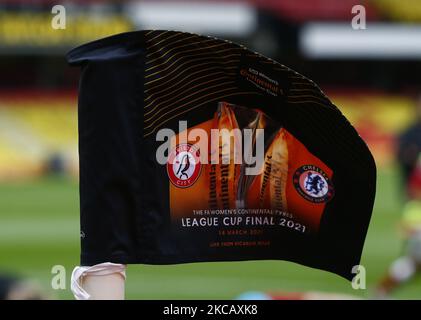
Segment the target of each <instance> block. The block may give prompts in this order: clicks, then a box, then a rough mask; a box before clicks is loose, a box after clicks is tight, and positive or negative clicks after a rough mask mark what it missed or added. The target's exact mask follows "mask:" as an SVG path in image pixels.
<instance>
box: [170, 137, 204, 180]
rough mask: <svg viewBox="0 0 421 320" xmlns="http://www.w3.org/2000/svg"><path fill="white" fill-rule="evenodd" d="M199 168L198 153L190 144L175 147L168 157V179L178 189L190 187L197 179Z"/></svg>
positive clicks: (200, 165) (200, 166)
mask: <svg viewBox="0 0 421 320" xmlns="http://www.w3.org/2000/svg"><path fill="white" fill-rule="evenodd" d="M201 168H202V164H201V163H200V151H199V150H197V149H195V148H194V147H193V146H192V145H190V144H187V143H182V144H179V145H177V146H176V147H175V149H173V150H172V151H171V153H170V154H169V156H168V161H167V173H168V177H169V178H170V181H171V183H172V184H173V185H175V186H176V187H178V188H188V187H190V186H192V185H193V184H194V183H195V182H196V180H197V179H198V178H199V176H200V172H201Z"/></svg>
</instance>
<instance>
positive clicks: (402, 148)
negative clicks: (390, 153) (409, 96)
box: [397, 94, 421, 199]
mask: <svg viewBox="0 0 421 320" xmlns="http://www.w3.org/2000/svg"><path fill="white" fill-rule="evenodd" d="M415 114H416V119H415V122H414V123H413V124H412V125H411V126H409V127H408V128H407V129H406V130H405V131H403V132H402V134H401V135H400V136H399V137H398V150H397V160H398V163H399V166H400V169H401V172H402V178H403V179H402V182H403V184H404V189H405V191H406V196H407V197H408V198H409V199H411V198H416V196H415V195H411V194H410V193H411V184H414V183H415V182H416V181H411V179H412V180H414V179H418V178H419V177H417V176H414V170H415V168H416V166H417V160H418V158H419V155H420V153H421V94H420V95H419V96H418V99H417V103H416V107H415ZM412 189H413V190H412V192H413V191H414V190H416V188H412Z"/></svg>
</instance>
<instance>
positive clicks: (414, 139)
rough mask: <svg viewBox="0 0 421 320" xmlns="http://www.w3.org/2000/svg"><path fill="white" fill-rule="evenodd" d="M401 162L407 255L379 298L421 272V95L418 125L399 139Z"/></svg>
mask: <svg viewBox="0 0 421 320" xmlns="http://www.w3.org/2000/svg"><path fill="white" fill-rule="evenodd" d="M398 143H399V145H398V162H399V165H400V167H401V171H402V176H403V177H402V178H403V183H404V188H405V191H406V192H405V193H406V197H405V198H406V204H405V206H404V209H403V215H402V219H401V222H400V225H399V227H400V231H401V234H402V235H403V238H404V253H403V255H402V256H401V257H400V258H398V259H397V260H395V261H394V262H393V263H392V265H391V266H390V268H389V271H388V273H387V275H386V276H385V277H384V278H383V279H382V281H381V282H380V284H379V285H378V287H377V289H376V295H377V297H380V298H384V297H387V296H388V295H389V294H390V293H392V291H394V290H395V289H397V288H398V287H399V286H400V285H402V284H404V283H406V282H408V281H409V280H411V279H413V278H414V276H415V274H417V273H419V271H420V270H421V95H420V96H419V97H418V100H417V105H416V121H415V123H414V124H413V125H411V126H410V127H409V128H408V129H407V130H405V131H404V132H403V134H402V135H401V136H400V137H399V141H398Z"/></svg>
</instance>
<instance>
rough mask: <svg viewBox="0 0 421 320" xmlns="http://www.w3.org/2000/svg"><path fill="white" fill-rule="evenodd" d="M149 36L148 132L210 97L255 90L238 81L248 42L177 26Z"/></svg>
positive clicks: (145, 121)
mask: <svg viewBox="0 0 421 320" xmlns="http://www.w3.org/2000/svg"><path fill="white" fill-rule="evenodd" d="M145 38H146V39H145V42H146V49H147V54H146V65H145V84H144V136H148V135H150V134H152V133H154V132H155V131H156V130H157V129H158V128H159V127H161V126H162V125H164V124H165V123H166V122H167V121H169V120H171V119H173V118H175V117H178V116H180V115H182V114H184V113H186V112H189V111H191V110H194V109H196V108H199V107H201V106H204V105H205V104H207V103H208V102H212V101H219V100H222V99H224V98H227V97H230V96H234V95H241V94H256V93H254V92H247V91H244V92H242V91H241V90H240V89H239V88H238V86H237V85H236V74H237V70H238V66H239V62H240V56H241V54H243V53H244V52H245V51H246V49H245V48H243V47H241V46H238V45H235V44H233V43H231V42H228V41H221V40H218V39H215V38H211V37H203V36H199V35H194V34H189V33H180V32H174V31H150V32H147V33H145Z"/></svg>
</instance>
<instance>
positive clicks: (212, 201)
mask: <svg viewBox="0 0 421 320" xmlns="http://www.w3.org/2000/svg"><path fill="white" fill-rule="evenodd" d="M68 61H69V63H70V64H71V65H75V66H81V68H82V72H81V80H80V87H79V155H80V210H81V235H82V238H81V241H82V252H81V263H82V265H91V264H97V263H102V262H115V263H123V264H135V263H146V264H174V263H185V262H201V261H239V260H263V259H278V260H288V261H293V262H296V263H300V264H303V265H306V266H310V267H313V268H319V269H323V270H328V271H331V272H334V273H337V274H339V275H341V276H343V277H345V278H347V279H351V278H352V276H353V274H352V268H353V266H354V265H358V264H359V262H360V257H361V252H362V249H363V245H364V240H365V236H366V233H367V228H368V225H369V221H370V217H371V213H372V208H373V202H374V196H375V186H376V167H375V163H374V160H373V158H372V155H371V153H370V151H369V149H368V148H367V145H366V144H365V143H364V141H363V140H362V139H361V138H360V136H359V135H358V133H357V132H356V131H355V129H354V128H353V127H352V125H351V124H350V123H349V122H348V121H347V119H346V118H345V117H344V116H343V115H342V113H341V112H340V110H339V109H338V108H337V107H336V106H335V105H333V104H332V102H331V101H330V100H329V99H328V97H326V95H325V94H324V93H323V92H322V91H321V90H320V89H319V87H318V86H317V85H316V84H315V83H314V82H313V81H311V80H309V79H308V78H306V77H304V76H302V75H301V74H299V73H297V72H295V71H293V70H292V69H290V68H288V67H286V66H284V65H282V64H280V63H278V62H276V61H273V60H271V59H269V58H266V57H264V56H262V55H259V54H257V53H255V52H251V51H249V50H247V49H246V48H244V47H242V46H240V45H237V44H234V43H231V42H228V41H223V40H219V39H215V38H211V37H205V36H199V35H195V34H190V33H183V32H174V31H139V32H130V33H124V34H119V35H115V36H112V37H108V38H104V39H101V40H98V41H94V42H91V43H88V44H85V45H82V46H80V47H78V48H76V49H73V50H72V51H70V52H69V53H68Z"/></svg>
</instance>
